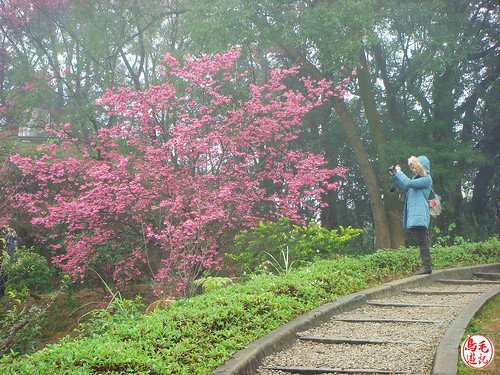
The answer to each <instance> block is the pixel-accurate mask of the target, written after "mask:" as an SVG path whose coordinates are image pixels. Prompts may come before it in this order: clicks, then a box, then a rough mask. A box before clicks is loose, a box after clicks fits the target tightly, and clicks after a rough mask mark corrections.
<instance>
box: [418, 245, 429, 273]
mask: <svg viewBox="0 0 500 375" xmlns="http://www.w3.org/2000/svg"><path fill="white" fill-rule="evenodd" d="M420 258H421V259H422V267H421V268H420V269H419V270H418V271H417V273H416V274H415V275H428V274H430V273H432V268H431V252H430V250H429V248H424V249H420Z"/></svg>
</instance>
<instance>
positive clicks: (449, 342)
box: [431, 288, 500, 375]
mask: <svg viewBox="0 0 500 375" xmlns="http://www.w3.org/2000/svg"><path fill="white" fill-rule="evenodd" d="M498 294H500V288H495V289H492V290H488V291H486V292H484V293H483V294H481V296H480V297H479V298H478V299H475V300H474V301H472V302H471V303H470V304H468V305H467V307H466V308H465V309H464V310H463V311H462V312H461V313H460V315H459V316H458V317H457V318H456V319H455V320H454V321H453V322H452V323H451V324H450V326H449V327H448V329H447V330H446V332H445V334H444V336H443V338H442V339H441V343H440V344H439V346H438V348H437V349H436V354H435V355H434V363H433V365H432V372H431V374H432V375H456V374H457V372H458V359H459V358H460V356H459V354H458V353H459V349H460V345H461V343H462V342H461V341H462V337H463V336H464V333H465V330H466V329H467V327H468V325H469V323H470V321H471V320H472V319H473V318H474V317H475V316H476V315H477V313H478V312H479V311H480V310H481V308H482V307H483V306H484V305H486V304H487V303H488V302H489V301H491V300H492V299H493V298H495V297H496V296H497V295H498Z"/></svg>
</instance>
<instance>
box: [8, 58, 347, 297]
mask: <svg viewBox="0 0 500 375" xmlns="http://www.w3.org/2000/svg"><path fill="white" fill-rule="evenodd" d="M238 57H239V50H238V49H231V50H229V51H228V52H226V53H224V54H218V55H214V56H204V57H201V58H197V59H195V58H192V57H186V58H184V60H183V61H178V60H176V59H174V58H173V57H172V56H170V55H166V56H165V58H164V61H163V62H164V67H163V72H162V76H163V77H164V80H163V82H162V83H159V84H157V85H155V86H151V87H150V88H148V89H147V90H144V91H135V90H133V89H131V88H128V87H122V88H117V89H114V90H110V91H108V92H106V93H105V94H104V95H103V96H102V97H101V98H100V99H99V101H98V104H99V105H101V106H103V107H104V108H105V110H106V113H107V116H108V120H109V122H110V123H112V124H113V125H112V126H110V127H108V128H103V129H100V130H99V131H97V132H96V133H95V136H94V139H93V142H92V143H91V144H85V143H83V142H80V141H79V140H78V139H77V138H76V136H75V135H74V134H73V133H72V132H71V126H70V125H69V124H66V125H64V126H61V127H60V128H59V129H48V130H50V131H51V132H52V133H53V134H54V135H57V136H58V137H59V138H60V141H58V142H56V143H49V144H46V145H44V146H43V147H42V154H43V156H41V157H38V158H22V157H20V156H15V157H13V158H12V161H13V162H14V163H15V165H16V166H17V167H18V168H19V169H20V170H21V171H22V173H23V174H24V176H25V180H26V181H28V182H29V183H31V184H32V185H35V186H36V187H37V189H36V190H35V191H31V192H27V191H25V192H22V193H19V194H18V195H17V202H18V204H19V208H23V209H25V210H27V211H29V213H30V215H32V218H33V219H32V223H33V224H35V225H39V226H41V227H42V228H43V230H44V231H45V232H46V233H47V236H46V237H47V238H48V239H49V242H50V243H51V246H52V247H53V249H54V251H55V252H56V255H55V256H54V259H53V260H54V263H55V264H57V265H58V266H59V267H60V268H61V269H62V270H63V271H64V272H66V273H68V274H70V275H72V276H73V278H74V279H75V281H76V280H83V279H84V278H85V277H86V276H88V274H89V271H90V268H91V267H96V265H98V264H100V265H101V267H102V270H103V271H104V272H106V273H108V274H109V275H112V277H113V279H114V281H115V282H127V281H129V280H131V279H132V278H134V277H138V276H140V275H141V274H142V273H144V270H146V269H148V267H147V265H149V270H150V271H152V273H153V275H154V277H155V279H156V280H157V281H158V282H174V283H176V285H177V286H178V288H179V289H184V290H186V288H188V287H189V286H191V285H192V284H191V283H192V281H193V279H194V278H196V277H197V276H199V275H200V274H201V273H202V272H203V271H210V270H217V269H219V268H220V267H221V265H222V264H221V262H222V260H221V255H220V254H219V249H220V247H221V245H223V244H225V243H226V242H227V241H231V240H232V239H233V238H234V235H235V234H236V233H237V232H238V231H240V230H241V229H242V228H245V227H248V226H251V225H254V224H256V223H257V222H258V221H259V220H270V219H273V218H276V217H280V216H287V217H289V218H291V219H292V220H294V221H295V222H297V223H301V222H303V220H304V216H303V213H304V212H306V213H309V214H310V215H313V214H314V213H315V212H316V211H318V210H319V209H320V208H321V206H322V203H321V195H322V194H324V193H325V192H326V191H327V190H329V189H335V188H336V187H337V183H336V182H335V179H336V178H337V179H338V178H339V177H343V170H341V169H328V168H327V167H326V162H325V160H324V159H323V157H322V156H321V155H316V154H313V153H311V152H308V151H307V150H299V149H297V148H296V147H294V141H295V140H296V139H297V137H298V136H299V134H300V129H301V121H302V119H303V117H304V116H305V115H306V114H307V113H308V112H309V111H310V110H311V109H312V108H313V107H315V106H318V105H320V104H321V103H322V102H323V101H325V100H326V99H327V98H328V97H329V96H331V95H341V94H340V93H337V92H336V91H335V89H334V90H332V89H331V87H332V85H331V83H330V82H327V81H320V82H315V81H313V80H311V79H308V78H307V77H300V75H299V69H298V68H292V69H276V70H273V71H272V73H271V74H270V79H269V81H268V82H267V83H266V84H263V85H261V86H257V85H255V84H251V83H249V80H248V78H247V74H246V72H241V71H238V70H237V69H235V67H234V65H235V61H236V60H237V59H238ZM292 78H293V79H295V80H296V81H297V82H299V83H300V85H301V87H300V89H295V90H291V89H288V88H287V86H286V85H285V83H284V81H285V80H287V79H288V80H289V79H292ZM242 88H244V91H245V93H244V94H243V93H242ZM341 89H342V88H339V87H337V88H336V90H341ZM188 290H189V288H188Z"/></svg>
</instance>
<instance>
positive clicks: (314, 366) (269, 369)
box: [257, 279, 500, 375]
mask: <svg viewBox="0 0 500 375" xmlns="http://www.w3.org/2000/svg"><path fill="white" fill-rule="evenodd" d="M491 288H498V289H500V282H499V281H487V282H485V281H480V280H478V279H476V280H471V281H469V282H460V283H454V282H453V281H446V280H440V281H439V282H437V283H435V284H433V285H428V286H423V287H420V288H415V289H411V290H404V291H402V292H400V293H398V294H395V295H393V296H390V297H386V298H384V299H379V300H370V301H367V303H365V304H363V305H362V306H360V307H359V308H357V309H355V310H352V311H348V312H344V313H342V314H339V315H336V316H334V317H333V318H332V319H331V320H330V321H329V322H327V323H325V324H323V325H321V326H318V327H315V328H313V329H309V330H307V331H304V332H300V333H298V334H297V340H296V342H295V343H294V344H293V346H291V347H290V348H288V349H286V350H283V351H281V352H278V353H275V354H273V355H271V356H268V357H266V358H265V359H264V360H263V361H262V365H261V367H260V368H259V369H258V370H257V374H259V375H279V374H283V375H285V374H291V373H293V374H317V375H320V374H415V375H426V374H431V371H432V363H433V359H434V355H435V352H436V348H437V347H438V345H439V343H440V341H441V339H442V337H443V336H444V334H445V332H446V330H447V328H448V326H449V325H450V324H451V323H452V322H453V321H454V319H456V317H457V316H458V314H460V312H461V311H462V310H463V309H464V307H465V306H467V304H469V303H470V302H472V301H473V300H474V299H476V298H478V296H480V294H481V293H483V292H485V291H487V290H490V289H491Z"/></svg>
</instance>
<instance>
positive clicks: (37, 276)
mask: <svg viewBox="0 0 500 375" xmlns="http://www.w3.org/2000/svg"><path fill="white" fill-rule="evenodd" d="M7 258H8V256H5V257H4V261H3V270H4V272H5V274H6V275H7V290H11V291H16V292H20V291H22V290H24V289H28V290H30V291H32V292H44V291H47V290H49V289H50V278H51V276H52V274H53V272H52V269H51V268H50V266H49V264H48V262H47V259H45V257H43V256H42V255H40V254H37V253H35V252H34V251H33V249H27V248H26V247H24V246H23V247H22V248H20V249H18V250H17V251H16V261H15V262H14V263H11V262H10V261H9V259H7Z"/></svg>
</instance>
